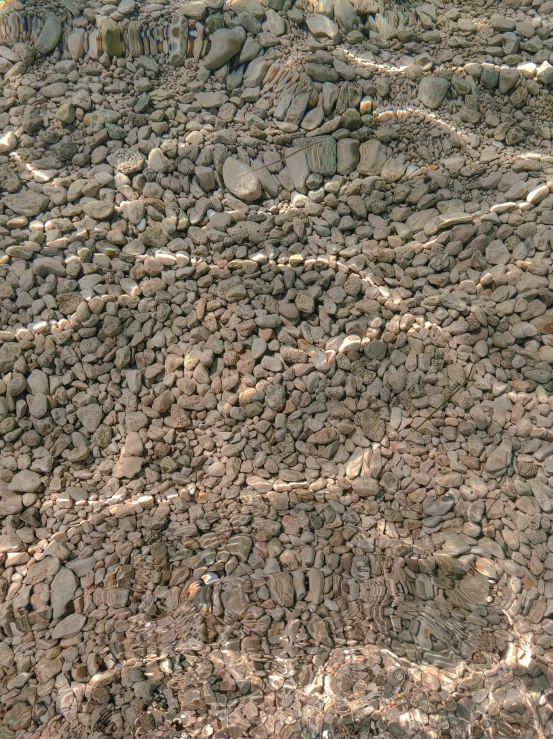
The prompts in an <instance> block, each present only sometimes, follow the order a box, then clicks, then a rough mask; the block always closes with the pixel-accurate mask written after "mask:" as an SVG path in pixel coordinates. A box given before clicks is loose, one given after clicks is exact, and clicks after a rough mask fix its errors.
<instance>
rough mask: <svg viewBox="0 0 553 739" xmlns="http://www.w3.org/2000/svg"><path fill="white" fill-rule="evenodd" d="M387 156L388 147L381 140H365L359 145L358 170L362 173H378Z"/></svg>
mask: <svg viewBox="0 0 553 739" xmlns="http://www.w3.org/2000/svg"><path fill="white" fill-rule="evenodd" d="M386 158H387V157H386V147H385V146H384V145H383V144H381V143H380V141H377V140H376V139H373V140H372V141H364V142H363V143H362V144H361V145H360V147H359V164H358V165H357V171H358V172H359V174H362V175H371V174H373V175H378V174H380V172H381V170H382V167H383V166H384V162H385V161H386Z"/></svg>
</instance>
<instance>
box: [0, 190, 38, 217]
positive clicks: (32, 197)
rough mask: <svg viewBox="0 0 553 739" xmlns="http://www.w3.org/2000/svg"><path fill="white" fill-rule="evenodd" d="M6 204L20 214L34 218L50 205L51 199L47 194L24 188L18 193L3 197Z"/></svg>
mask: <svg viewBox="0 0 553 739" xmlns="http://www.w3.org/2000/svg"><path fill="white" fill-rule="evenodd" d="M2 199H3V201H4V205H6V206H7V207H8V208H9V209H10V210H11V211H13V212H14V213H16V214H17V215H18V216H27V217H28V218H32V217H33V216H38V214H39V213H42V212H44V211H45V210H46V208H47V207H48V203H49V202H50V200H49V199H48V198H47V197H46V195H41V194H40V193H38V192H34V190H22V191H21V192H18V193H17V195H4V197H3V198H2Z"/></svg>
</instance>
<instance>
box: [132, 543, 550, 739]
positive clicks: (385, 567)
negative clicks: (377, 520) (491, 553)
mask: <svg viewBox="0 0 553 739" xmlns="http://www.w3.org/2000/svg"><path fill="white" fill-rule="evenodd" d="M403 549H404V552H403V556H399V555H397V556H394V557H381V556H376V555H371V554H366V555H357V556H355V557H354V558H353V563H352V568H351V572H350V573H347V574H342V575H336V576H334V577H332V582H331V588H330V592H329V593H325V595H328V597H329V598H333V599H334V601H335V602H336V603H338V604H339V606H340V611H339V612H333V613H331V618H325V619H322V618H320V617H319V616H317V615H314V616H313V615H312V616H311V617H310V618H307V616H309V608H308V603H307V602H304V605H305V609H304V610H303V613H304V614H307V616H304V618H302V617H301V614H300V617H299V618H291V619H289V618H283V619H282V620H281V621H280V624H281V626H282V630H281V631H280V632H276V633H275V632H274V631H273V630H271V634H270V635H269V636H268V637H267V628H266V627H265V624H264V621H263V617H260V615H261V614H260V611H261V609H257V608H256V606H255V602H254V601H253V600H251V594H252V593H255V591H256V589H259V588H260V587H261V586H262V585H265V586H266V587H267V588H268V589H269V592H270V594H271V597H272V599H273V601H274V602H275V603H276V604H277V609H278V607H279V606H280V607H281V609H282V611H283V613H284V608H291V607H292V606H293V596H291V595H290V593H291V592H292V589H291V588H289V587H287V586H288V585H289V584H290V582H291V580H292V577H293V579H294V584H295V585H296V586H298V585H299V588H300V590H301V583H302V581H303V582H305V583H308V580H309V573H308V572H301V573H298V572H296V573H293V575H292V574H291V573H286V572H285V573H277V574H275V575H268V576H266V577H265V578H261V579H257V580H255V581H254V580H252V579H248V578H232V577H222V578H219V576H218V575H217V574H215V573H213V572H208V573H206V575H204V576H203V577H202V578H201V579H200V580H198V581H196V582H195V583H193V584H192V585H191V586H190V587H189V588H188V589H187V592H186V600H184V601H183V602H181V603H179V604H178V605H176V606H175V608H174V609H173V610H172V611H170V612H168V613H164V614H160V613H156V611H157V608H156V604H155V602H154V601H153V600H152V598H151V596H150V595H149V594H148V593H144V597H143V600H142V603H141V607H140V613H139V614H138V615H137V616H134V617H132V618H131V619H130V621H131V623H129V630H128V632H127V639H126V648H127V653H126V656H127V658H128V657H131V658H135V659H138V660H140V661H145V662H146V663H149V664H150V665H155V667H153V668H152V669H153V670H154V671H155V670H161V672H163V673H165V674H166V675H170V676H171V677H170V680H169V683H168V685H166V687H165V689H164V691H161V692H159V693H157V692H156V694H155V695H154V696H153V697H152V700H151V702H150V703H149V705H148V707H147V709H146V711H145V713H141V712H140V711H137V726H138V727H139V731H138V735H140V733H141V730H143V731H144V735H145V734H146V733H148V732H152V731H155V730H158V731H159V732H161V733H160V735H162V736H168V737H169V736H180V737H192V736H199V735H201V736H206V735H207V736H215V737H228V736H236V737H240V736H245V735H246V733H247V732H251V731H252V728H254V727H255V726H256V725H262V726H264V731H266V732H268V733H260V734H259V736H270V735H271V734H272V733H274V732H276V731H277V730H279V728H280V727H282V726H284V725H285V724H293V726H294V728H295V730H296V731H298V730H299V732H300V733H299V736H302V737H306V739H316V738H317V737H318V738H319V739H323V738H324V739H339V738H341V737H360V738H361V739H363V738H364V737H376V736H381V735H382V736H411V737H420V738H421V739H422V738H423V737H424V738H426V737H442V736H443V737H446V736H451V737H459V738H461V737H462V738H464V737H467V738H468V737H470V736H474V735H475V733H474V732H475V729H476V725H478V727H479V728H481V729H483V732H484V733H483V734H480V735H481V736H486V737H490V739H491V738H492V737H503V736H505V737H521V738H522V737H525V738H526V737H528V738H529V739H530V738H531V739H541V737H543V736H544V734H543V731H542V729H541V726H542V719H541V714H540V709H539V706H538V705H537V698H536V696H534V695H533V694H532V691H531V690H529V689H528V680H525V679H523V678H522V677H520V676H521V675H525V674H526V675H527V674H528V669H527V668H528V666H529V665H530V668H531V665H532V664H535V660H534V658H533V655H532V654H531V651H530V650H529V648H528V645H527V644H526V643H525V641H524V637H523V636H521V635H519V634H518V632H517V625H516V623H515V622H514V620H513V619H512V617H511V616H510V613H509V611H510V609H512V606H513V603H514V601H515V599H516V590H517V587H516V583H514V582H512V581H511V579H510V578H506V577H505V576H501V575H500V572H499V570H497V569H495V568H494V566H493V565H492V563H491V561H490V560H487V562H486V561H484V558H482V560H480V561H479V563H478V564H477V568H476V569H474V568H473V569H470V570H469V571H467V572H462V571H461V569H459V571H458V572H455V573H453V572H446V571H443V570H441V569H440V568H438V567H436V563H435V561H434V559H433V558H431V557H427V556H426V555H425V553H421V554H419V555H417V554H415V553H414V552H413V551H412V548H411V547H408V546H405V547H403ZM145 580H147V577H146V578H145ZM308 587H309V585H308ZM135 588H136V583H135ZM297 592H298V591H297V590H296V593H297ZM308 599H309V596H308V597H307V599H306V601H307V600H308ZM301 610H302V609H301V608H300V611H301ZM313 610H314V609H313ZM515 610H516V609H515ZM530 672H531V669H530ZM213 691H216V692H217V694H218V696H217V697H218V700H216V699H215V693H214V692H213ZM432 693H433V694H434V695H433V696H432ZM221 694H223V695H224V697H225V701H224V702H223V703H221V700H220V696H221ZM429 694H430V696H431V698H433V700H434V701H435V702H436V703H435V706H434V712H433V709H432V704H431V703H429V701H428V699H427V697H428V695H429ZM268 697H269V698H268ZM263 699H264V700H265V701H266V702H267V699H268V700H269V704H270V705H272V706H273V707H274V713H273V714H272V715H268V716H262V715H261V713H260V712H259V711H258V710H257V708H256V705H260V704H262V703H263ZM509 702H510V703H511V704H512V703H513V702H515V703H517V705H516V711H517V712H518V713H517V712H515V714H514V716H515V721H513V713H509V714H505V717H506V718H505V719H504V718H503V716H502V713H503V711H502V710H501V708H502V706H504V705H505V703H509ZM542 702H543V700H542ZM266 704H267V703H266ZM452 704H453V705H454V708H453V710H452ZM459 706H463V707H464V709H465V710H463V711H459V708H458V707H459ZM444 716H447V719H448V720H447V721H446V722H445V723H444V718H443V717H444ZM486 716H488V717H492V716H493V717H494V718H493V720H492V719H491V718H489V719H487V718H486ZM517 717H519V719H520V720H519V722H518V723H517V722H516V718H517ZM446 726H447V727H449V728H448V730H447V731H444V729H445V727H446ZM206 731H208V733H207V734H206ZM383 732H391V733H390V734H387V733H383Z"/></svg>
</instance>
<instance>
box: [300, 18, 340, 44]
mask: <svg viewBox="0 0 553 739" xmlns="http://www.w3.org/2000/svg"><path fill="white" fill-rule="evenodd" d="M306 23H307V28H308V29H309V31H310V33H311V34H312V35H313V36H315V38H317V39H323V40H326V41H330V42H331V43H336V41H338V40H339V38H340V29H339V28H338V26H337V25H336V23H334V21H333V20H330V18H327V16H326V15H321V13H315V15H310V16H309V18H307V20H306Z"/></svg>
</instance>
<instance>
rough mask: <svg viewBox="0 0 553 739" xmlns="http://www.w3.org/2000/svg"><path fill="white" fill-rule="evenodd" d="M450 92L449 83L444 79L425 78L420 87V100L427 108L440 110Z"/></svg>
mask: <svg viewBox="0 0 553 739" xmlns="http://www.w3.org/2000/svg"><path fill="white" fill-rule="evenodd" d="M448 90H449V81H448V80H446V79H444V78H443V77H425V78H424V79H423V80H421V83H420V85H419V100H420V101H421V103H422V104H423V105H425V106H426V107H427V108H432V109H434V108H439V107H440V105H441V104H442V103H443V101H444V99H445V96H446V95H447V91H448Z"/></svg>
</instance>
